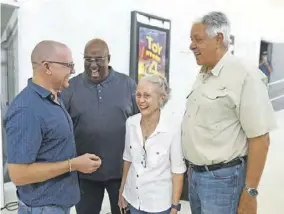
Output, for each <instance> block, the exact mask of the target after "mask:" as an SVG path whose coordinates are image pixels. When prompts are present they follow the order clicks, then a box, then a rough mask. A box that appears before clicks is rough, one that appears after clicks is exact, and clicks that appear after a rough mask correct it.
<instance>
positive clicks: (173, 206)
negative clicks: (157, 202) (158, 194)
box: [171, 204, 181, 211]
mask: <svg viewBox="0 0 284 214" xmlns="http://www.w3.org/2000/svg"><path fill="white" fill-rule="evenodd" d="M171 208H172V209H176V210H177V211H180V208H181V204H177V205H176V204H172V206H171Z"/></svg>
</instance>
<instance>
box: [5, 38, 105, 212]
mask: <svg viewBox="0 0 284 214" xmlns="http://www.w3.org/2000/svg"><path fill="white" fill-rule="evenodd" d="M31 60H32V66H33V78H32V79H29V81H28V86H27V87H26V88H24V89H23V90H22V91H21V92H20V93H19V94H18V95H17V96H16V98H15V99H14V100H13V101H12V103H11V104H10V106H9V108H8V111H7V115H6V118H5V121H4V126H5V128H6V137H7V156H8V169H9V174H10V177H11V180H12V181H13V182H14V184H15V185H16V186H17V194H18V198H19V209H18V213H19V214H28V213H33V214H40V213H52V214H68V213H69V212H70V207H72V206H74V205H75V204H77V203H78V201H79V200H80V191H79V185H78V175H77V173H76V171H80V172H82V173H92V172H93V171H95V170H96V169H97V168H98V167H99V166H100V164H101V160H100V159H99V157H97V156H96V155H94V154H84V155H82V156H80V157H76V156H77V155H76V149H75V139H74V133H73V124H72V120H71V118H70V116H69V114H68V112H67V111H66V110H65V108H64V106H63V102H62V99H61V96H60V95H59V94H58V92H59V90H61V89H62V88H66V87H68V86H69V83H68V79H69V76H70V74H72V73H73V67H74V64H73V62H72V54H71V51H70V50H69V48H68V47H67V46H66V45H64V44H62V43H59V42H55V41H42V42H40V43H39V44H37V45H36V47H35V48H34V50H33V52H32V56H31Z"/></svg>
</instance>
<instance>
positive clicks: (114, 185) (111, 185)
mask: <svg viewBox="0 0 284 214" xmlns="http://www.w3.org/2000/svg"><path fill="white" fill-rule="evenodd" d="M120 182H121V180H109V181H102V182H100V181H89V180H85V179H80V189H81V200H80V202H79V203H78V204H77V205H76V212H77V214H99V213H100V211H101V207H102V202H103V199H104V193H105V189H106V190H107V192H108V195H109V200H110V207H111V213H112V214H120V210H119V207H118V195H119V187H120Z"/></svg>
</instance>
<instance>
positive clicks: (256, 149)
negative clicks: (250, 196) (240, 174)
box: [246, 134, 269, 188]
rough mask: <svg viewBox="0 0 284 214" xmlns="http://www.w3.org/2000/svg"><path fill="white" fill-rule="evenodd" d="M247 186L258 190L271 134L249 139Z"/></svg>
mask: <svg viewBox="0 0 284 214" xmlns="http://www.w3.org/2000/svg"><path fill="white" fill-rule="evenodd" d="M248 146H249V149H248V150H249V151H248V164H247V175H246V185H247V186H248V187H252V188H257V187H258V185H259V182H260V179H261V176H262V172H263V169H264V166H265V162H266V157H267V153H268V148H269V134H266V135H263V136H261V137H256V138H251V139H249V144H248Z"/></svg>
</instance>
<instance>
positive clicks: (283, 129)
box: [2, 111, 284, 214]
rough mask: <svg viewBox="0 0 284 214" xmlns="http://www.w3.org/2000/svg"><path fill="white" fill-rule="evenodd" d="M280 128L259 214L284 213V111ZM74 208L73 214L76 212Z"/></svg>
mask: <svg viewBox="0 0 284 214" xmlns="http://www.w3.org/2000/svg"><path fill="white" fill-rule="evenodd" d="M276 116H277V119H278V124H279V127H278V130H275V131H273V132H272V133H271V146H270V151H269V155H268V159H267V164H266V167H265V170H264V173H263V177H262V180H261V183H260V187H259V191H260V195H259V198H258V207H259V212H258V214H283V213H284V196H283V181H284V165H283V163H284V111H283V112H278V113H277V114H276ZM182 205H183V206H182V211H181V212H180V213H181V214H190V213H191V212H190V208H189V204H188V202H182ZM108 212H110V209H109V202H108V198H107V196H106V198H105V200H104V203H103V207H102V212H101V213H102V214H106V213H108ZM15 213H16V212H7V211H2V214H15ZM75 213H76V212H75V210H72V214H75Z"/></svg>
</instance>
